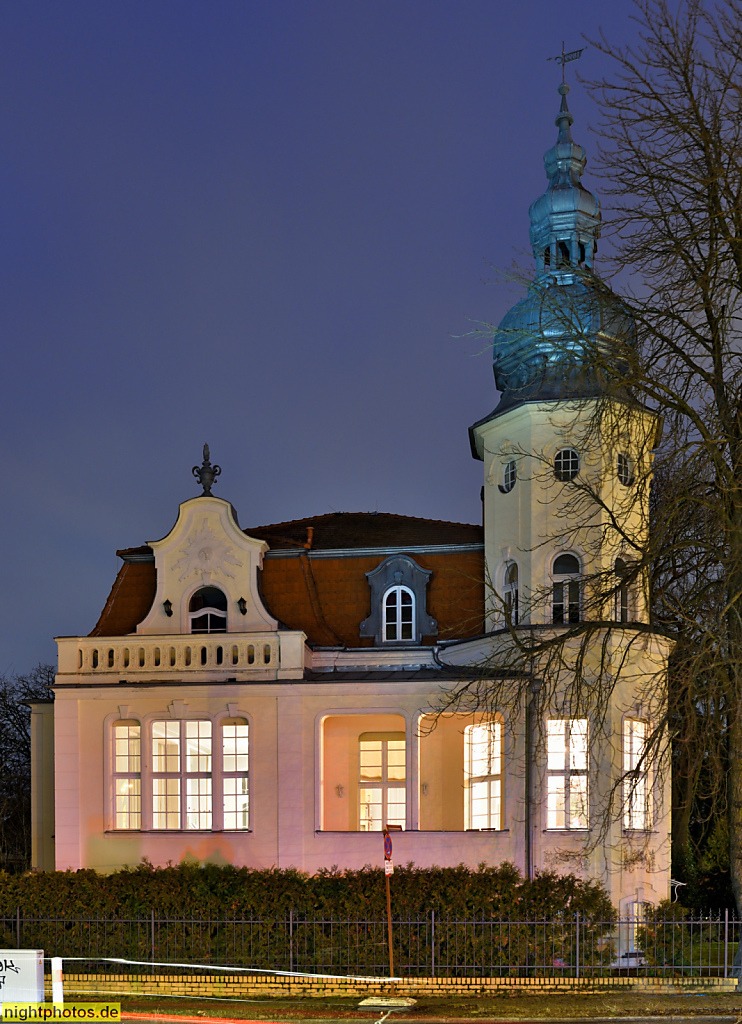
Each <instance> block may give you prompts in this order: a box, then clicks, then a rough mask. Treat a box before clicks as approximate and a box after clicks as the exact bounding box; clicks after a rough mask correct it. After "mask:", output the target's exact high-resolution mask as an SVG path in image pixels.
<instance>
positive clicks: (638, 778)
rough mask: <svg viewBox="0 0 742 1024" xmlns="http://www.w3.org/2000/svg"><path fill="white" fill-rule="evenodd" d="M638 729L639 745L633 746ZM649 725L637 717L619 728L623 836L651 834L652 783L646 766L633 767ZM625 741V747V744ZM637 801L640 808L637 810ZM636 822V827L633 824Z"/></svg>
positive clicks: (640, 759)
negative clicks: (624, 833) (635, 833)
mask: <svg viewBox="0 0 742 1024" xmlns="http://www.w3.org/2000/svg"><path fill="white" fill-rule="evenodd" d="M639 725H640V726H642V727H643V729H642V731H643V734H644V735H643V736H642V737H641V743H640V745H637V744H636V742H635V737H636V733H637V732H638V731H639V730H637V729H636V728H635V727H636V726H639ZM648 732H649V722H648V720H647V719H646V718H642V717H640V716H634V715H627V716H626V717H625V718H624V720H623V722H622V725H621V760H622V777H623V783H622V806H621V819H622V821H621V824H622V827H623V831H624V832H651V831H652V821H653V815H652V809H653V808H652V779H651V774H650V771H649V766H648V765H647V764H646V763H645V764H644V765H643V766H642V767H637V765H638V764H640V763H641V761H642V758H643V757H644V755H645V749H646V743H647V734H648ZM627 739H628V740H629V743H628V744H627ZM637 800H639V801H640V802H641V806H640V807H639V808H637ZM637 821H639V822H640V824H637Z"/></svg>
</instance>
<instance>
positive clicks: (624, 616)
mask: <svg viewBox="0 0 742 1024" xmlns="http://www.w3.org/2000/svg"><path fill="white" fill-rule="evenodd" d="M614 568H615V573H616V621H617V622H628V621H629V584H628V581H627V575H628V571H629V567H628V566H627V564H626V562H624V560H623V558H617V559H616V564H615V567H614Z"/></svg>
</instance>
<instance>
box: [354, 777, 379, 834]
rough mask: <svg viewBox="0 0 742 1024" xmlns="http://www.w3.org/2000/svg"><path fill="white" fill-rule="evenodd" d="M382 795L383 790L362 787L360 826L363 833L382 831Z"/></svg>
mask: <svg viewBox="0 0 742 1024" xmlns="http://www.w3.org/2000/svg"><path fill="white" fill-rule="evenodd" d="M381 794H382V791H381V789H369V788H368V787H366V786H362V787H361V792H360V808H361V820H360V826H359V827H360V830H361V832H380V831H381V824H382V822H381Z"/></svg>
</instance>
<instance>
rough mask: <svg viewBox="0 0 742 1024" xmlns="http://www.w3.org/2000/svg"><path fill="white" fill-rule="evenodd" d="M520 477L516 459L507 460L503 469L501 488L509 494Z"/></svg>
mask: <svg viewBox="0 0 742 1024" xmlns="http://www.w3.org/2000/svg"><path fill="white" fill-rule="evenodd" d="M517 479H518V467H517V466H516V464H515V459H511V460H510V461H509V462H506V463H505V465H504V466H503V469H502V483H501V484H500V490H501V491H502V493H503V494H507V493H508V491H512V489H513V488H514V487H515V481H516V480H517Z"/></svg>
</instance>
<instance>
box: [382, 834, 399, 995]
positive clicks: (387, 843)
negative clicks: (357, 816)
mask: <svg viewBox="0 0 742 1024" xmlns="http://www.w3.org/2000/svg"><path fill="white" fill-rule="evenodd" d="M401 831H402V826H401V825H385V826H384V881H385V882H386V925H387V937H388V940H389V977H390V978H393V977H394V951H393V949H392V891H391V887H390V885H389V876H390V875H393V874H394V863H393V861H392V837H391V836H390V835H389V833H390V832H401Z"/></svg>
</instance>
